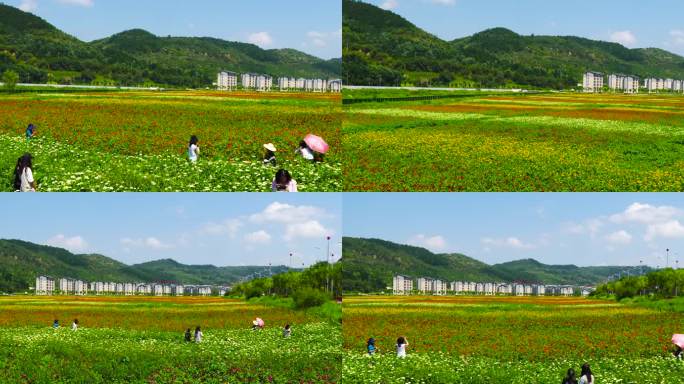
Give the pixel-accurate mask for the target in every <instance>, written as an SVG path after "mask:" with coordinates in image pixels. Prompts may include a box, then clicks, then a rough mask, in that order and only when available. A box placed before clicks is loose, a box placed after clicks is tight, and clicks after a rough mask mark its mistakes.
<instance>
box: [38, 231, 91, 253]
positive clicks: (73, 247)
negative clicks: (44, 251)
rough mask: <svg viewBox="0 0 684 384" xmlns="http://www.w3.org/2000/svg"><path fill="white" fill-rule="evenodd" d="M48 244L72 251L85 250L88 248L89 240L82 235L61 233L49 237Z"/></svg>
mask: <svg viewBox="0 0 684 384" xmlns="http://www.w3.org/2000/svg"><path fill="white" fill-rule="evenodd" d="M47 244H48V245H51V246H53V247H59V248H65V249H68V250H69V251H72V252H83V251H85V250H86V249H88V242H86V241H85V239H83V237H81V236H72V237H66V236H64V235H62V234H59V235H55V236H53V237H51V238H49V239H48V241H47Z"/></svg>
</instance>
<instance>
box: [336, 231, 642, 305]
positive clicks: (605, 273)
mask: <svg viewBox="0 0 684 384" xmlns="http://www.w3.org/2000/svg"><path fill="white" fill-rule="evenodd" d="M342 263H343V267H342V273H343V278H342V282H343V286H344V289H345V291H347V292H350V291H352V292H373V291H379V290H383V289H385V287H387V286H391V285H392V276H394V275H395V274H402V275H406V276H410V277H413V278H418V277H432V278H439V279H443V280H447V281H454V280H460V281H463V280H467V281H476V282H513V281H521V282H527V283H542V284H575V285H592V284H597V283H599V282H602V281H605V280H606V279H607V278H608V277H609V276H611V275H614V274H617V273H619V272H622V271H626V270H630V271H631V272H633V273H634V272H637V271H638V270H639V268H638V267H622V266H610V267H578V266H575V265H546V264H542V263H540V262H538V261H536V260H532V259H526V260H517V261H511V262H507V263H502V264H494V265H488V264H486V263H483V262H481V261H478V260H475V259H473V258H471V257H468V256H466V255H462V254H459V253H450V254H435V253H432V252H430V251H428V250H427V249H424V248H420V247H414V246H411V245H402V244H396V243H392V242H389V241H385V240H379V239H361V238H353V237H345V238H343V239H342ZM645 270H646V269H645Z"/></svg>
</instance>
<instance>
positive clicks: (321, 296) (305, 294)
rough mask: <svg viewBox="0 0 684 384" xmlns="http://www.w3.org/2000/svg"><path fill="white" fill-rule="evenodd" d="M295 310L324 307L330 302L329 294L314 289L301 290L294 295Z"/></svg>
mask: <svg viewBox="0 0 684 384" xmlns="http://www.w3.org/2000/svg"><path fill="white" fill-rule="evenodd" d="M292 299H293V300H294V304H295V308H299V309H301V308H311V307H318V306H321V305H323V304H324V303H325V302H326V301H328V300H330V298H329V297H328V294H326V293H325V292H322V291H319V290H318V289H313V288H300V289H299V290H297V291H296V292H295V293H294V294H293V295H292Z"/></svg>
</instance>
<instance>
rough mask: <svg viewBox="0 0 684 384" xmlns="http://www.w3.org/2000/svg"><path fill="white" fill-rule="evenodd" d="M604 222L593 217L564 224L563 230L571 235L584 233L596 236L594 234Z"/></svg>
mask: <svg viewBox="0 0 684 384" xmlns="http://www.w3.org/2000/svg"><path fill="white" fill-rule="evenodd" d="M603 225H604V223H603V220H602V219H600V218H593V219H588V220H585V221H584V222H582V223H579V224H578V223H570V224H567V225H566V226H565V232H567V233H570V234H573V235H584V234H589V235H590V236H592V237H593V236H596V234H597V233H598V232H599V231H600V230H601V228H602V227H603Z"/></svg>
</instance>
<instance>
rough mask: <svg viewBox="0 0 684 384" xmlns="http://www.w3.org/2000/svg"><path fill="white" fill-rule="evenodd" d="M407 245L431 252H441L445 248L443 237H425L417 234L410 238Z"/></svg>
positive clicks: (445, 243)
mask: <svg viewBox="0 0 684 384" xmlns="http://www.w3.org/2000/svg"><path fill="white" fill-rule="evenodd" d="M408 243H409V244H411V245H415V246H418V247H425V248H427V249H429V250H431V251H441V250H444V249H445V248H446V245H447V242H446V240H445V239H444V237H442V236H440V235H435V236H425V235H423V234H418V235H415V236H413V237H411V238H410V239H409V241H408Z"/></svg>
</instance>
